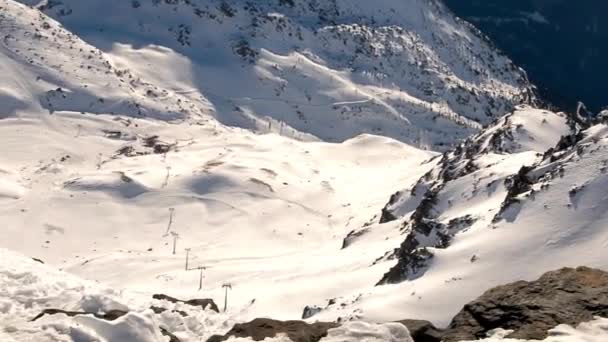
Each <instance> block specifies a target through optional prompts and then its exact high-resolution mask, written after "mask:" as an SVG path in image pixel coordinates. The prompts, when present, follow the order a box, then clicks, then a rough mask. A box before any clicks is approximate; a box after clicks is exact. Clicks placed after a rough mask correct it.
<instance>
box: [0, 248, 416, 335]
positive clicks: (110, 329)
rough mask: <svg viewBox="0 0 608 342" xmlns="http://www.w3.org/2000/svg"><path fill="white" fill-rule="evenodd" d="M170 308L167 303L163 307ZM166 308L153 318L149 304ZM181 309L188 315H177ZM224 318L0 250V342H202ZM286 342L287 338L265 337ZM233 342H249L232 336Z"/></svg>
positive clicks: (360, 327) (352, 328) (350, 331)
mask: <svg viewBox="0 0 608 342" xmlns="http://www.w3.org/2000/svg"><path fill="white" fill-rule="evenodd" d="M167 304H169V305H167ZM151 305H155V306H157V307H164V308H167V309H168V310H167V311H164V312H162V313H160V314H155V313H154V312H153V311H152V310H151V309H150V306H151ZM49 307H52V308H60V309H62V310H67V311H83V312H90V313H92V314H90V315H77V316H75V317H68V316H67V315H65V314H55V315H45V316H42V317H41V318H38V319H36V321H31V319H32V318H34V317H36V316H37V315H38V314H39V313H40V312H41V311H42V310H43V309H46V308H49ZM110 310H122V311H128V313H127V314H126V315H124V316H122V317H120V318H118V319H116V320H114V321H105V320H102V319H99V318H96V317H94V316H93V314H97V313H106V312H108V311H110ZM176 311H179V312H181V313H182V314H186V315H187V316H182V314H180V313H178V312H176ZM231 323H232V319H231V318H230V316H229V315H227V314H223V313H222V314H220V313H216V312H214V311H211V310H206V311H203V310H201V309H200V308H196V307H192V306H188V305H182V304H171V303H168V302H166V301H158V300H152V299H151V298H150V297H148V296H146V294H140V293H136V292H129V291H117V290H113V289H107V288H105V287H104V286H100V285H98V284H95V283H92V282H89V281H85V280H81V279H79V278H77V277H75V276H73V275H70V274H67V273H64V272H60V271H57V270H53V269H51V268H49V267H47V266H45V265H41V264H39V263H38V262H35V261H33V260H31V259H29V258H27V257H25V256H22V255H19V254H16V253H14V252H9V251H8V250H6V249H3V248H0V340H1V341H3V342H13V341H18V342H29V341H32V342H34V341H35V342H52V341H99V342H118V341H124V342H127V341H128V342H161V341H163V342H164V341H168V337H164V336H162V333H161V328H162V329H166V330H167V331H170V332H172V333H173V334H174V335H175V336H178V337H179V338H180V339H181V341H184V342H190V341H192V342H194V341H204V340H206V339H207V338H209V337H210V336H211V335H212V334H214V333H224V332H225V331H227V330H228V329H230V327H231ZM361 338H365V339H366V341H369V342H376V341H377V342H381V341H394V342H398V341H399V342H408V341H411V339H410V337H409V333H408V331H407V329H406V328H405V327H403V326H402V325H400V324H395V323H389V324H381V325H380V324H370V323H363V322H357V323H349V324H346V325H344V326H342V327H340V328H337V329H332V330H330V331H329V334H328V337H327V338H324V339H323V340H322V341H324V342H338V341H340V342H351V341H352V342H356V341H361ZM269 340H273V341H284V342H287V341H290V340H289V339H288V338H286V337H277V338H274V339H269ZM231 341H252V340H251V339H244V338H233V339H231Z"/></svg>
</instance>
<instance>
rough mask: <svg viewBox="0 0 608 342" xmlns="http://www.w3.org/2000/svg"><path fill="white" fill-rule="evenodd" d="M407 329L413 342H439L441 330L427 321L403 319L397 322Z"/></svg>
mask: <svg viewBox="0 0 608 342" xmlns="http://www.w3.org/2000/svg"><path fill="white" fill-rule="evenodd" d="M397 323H401V324H403V325H405V326H406V327H407V330H409V331H410V335H412V338H413V339H414V342H441V335H442V332H441V330H439V329H437V328H436V327H435V326H434V325H433V323H431V322H429V321H423V320H417V319H404V320H402V321H397Z"/></svg>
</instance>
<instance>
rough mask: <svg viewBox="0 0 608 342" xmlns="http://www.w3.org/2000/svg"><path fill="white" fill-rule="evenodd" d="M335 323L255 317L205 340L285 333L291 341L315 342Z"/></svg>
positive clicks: (262, 336)
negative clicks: (223, 333)
mask: <svg viewBox="0 0 608 342" xmlns="http://www.w3.org/2000/svg"><path fill="white" fill-rule="evenodd" d="M338 326H339V324H337V323H324V322H317V323H313V324H308V323H306V322H303V321H276V320H272V319H268V318H256V319H254V320H253V321H251V322H248V323H242V324H236V325H235V326H234V327H233V328H232V329H230V331H228V332H227V333H226V334H225V335H223V336H221V335H214V336H211V337H210V338H209V339H208V340H207V342H221V341H226V340H228V339H229V338H230V337H232V336H234V337H245V338H246V337H250V338H252V339H253V340H254V341H262V340H264V339H265V338H268V337H275V336H276V335H277V334H286V335H287V336H288V337H289V338H290V339H291V340H292V341H293V342H317V341H319V340H320V339H322V338H323V337H325V336H327V330H329V329H332V328H336V327H338Z"/></svg>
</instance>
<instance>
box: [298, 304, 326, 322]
mask: <svg viewBox="0 0 608 342" xmlns="http://www.w3.org/2000/svg"><path fill="white" fill-rule="evenodd" d="M321 310H323V309H322V308H320V307H318V306H316V305H314V306H308V305H306V307H304V311H303V312H302V319H307V318H310V317H312V316H314V315H316V314H318V313H319V312H321Z"/></svg>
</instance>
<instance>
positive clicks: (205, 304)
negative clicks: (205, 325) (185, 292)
mask: <svg viewBox="0 0 608 342" xmlns="http://www.w3.org/2000/svg"><path fill="white" fill-rule="evenodd" d="M152 298H154V299H157V300H166V301H169V302H171V303H184V304H187V305H191V306H200V307H201V308H202V309H203V310H207V309H210V310H213V311H215V312H220V309H219V308H218V306H217V304H215V302H214V301H213V299H209V298H203V299H190V300H181V299H177V298H173V297H171V296H167V295H165V294H155V295H153V296H152Z"/></svg>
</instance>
